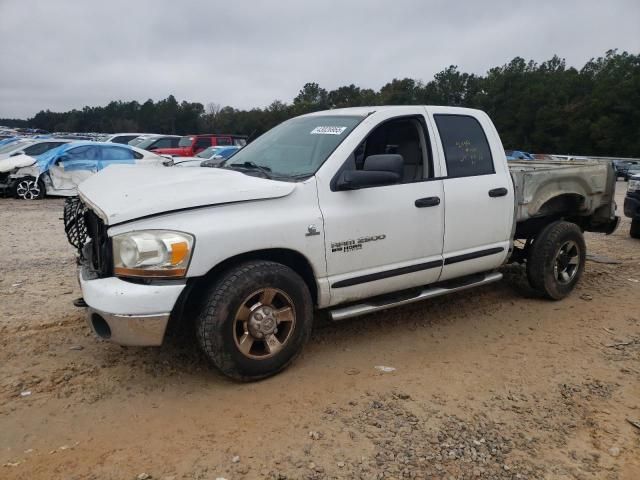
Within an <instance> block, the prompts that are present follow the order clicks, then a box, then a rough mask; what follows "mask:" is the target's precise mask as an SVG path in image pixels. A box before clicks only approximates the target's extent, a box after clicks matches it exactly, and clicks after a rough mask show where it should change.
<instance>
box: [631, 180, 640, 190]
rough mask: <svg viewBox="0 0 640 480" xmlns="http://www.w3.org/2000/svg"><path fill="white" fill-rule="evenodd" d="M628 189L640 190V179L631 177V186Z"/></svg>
mask: <svg viewBox="0 0 640 480" xmlns="http://www.w3.org/2000/svg"><path fill="white" fill-rule="evenodd" d="M628 190H629V191H630V192H635V191H638V190H640V180H638V179H635V180H634V179H633V178H632V179H630V180H629V187H628Z"/></svg>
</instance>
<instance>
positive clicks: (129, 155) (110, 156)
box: [98, 147, 136, 170]
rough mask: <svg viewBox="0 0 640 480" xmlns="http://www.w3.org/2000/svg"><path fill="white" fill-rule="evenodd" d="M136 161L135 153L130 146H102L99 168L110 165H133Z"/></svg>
mask: <svg viewBox="0 0 640 480" xmlns="http://www.w3.org/2000/svg"><path fill="white" fill-rule="evenodd" d="M135 163H136V162H135V154H134V151H133V150H131V149H130V148H125V147H100V162H99V163H98V170H102V169H103V168H106V167H108V166H109V165H133V164H135Z"/></svg>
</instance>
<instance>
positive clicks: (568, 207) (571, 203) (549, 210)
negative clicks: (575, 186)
mask: <svg viewBox="0 0 640 480" xmlns="http://www.w3.org/2000/svg"><path fill="white" fill-rule="evenodd" d="M584 203H585V198H584V197H583V196H582V195H580V194H577V193H565V194H562V195H558V196H556V197H553V198H550V199H549V200H547V201H546V202H544V203H543V204H542V205H541V206H540V208H539V209H538V212H537V214H536V216H538V215H540V216H550V215H562V214H564V213H573V212H576V211H580V210H582V209H583V208H584Z"/></svg>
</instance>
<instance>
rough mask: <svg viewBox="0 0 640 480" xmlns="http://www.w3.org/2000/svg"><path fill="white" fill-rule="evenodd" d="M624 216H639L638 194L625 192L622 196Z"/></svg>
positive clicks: (639, 201)
mask: <svg viewBox="0 0 640 480" xmlns="http://www.w3.org/2000/svg"><path fill="white" fill-rule="evenodd" d="M624 216H625V217H629V218H635V217H640V196H637V197H636V196H631V195H629V194H627V196H626V197H624Z"/></svg>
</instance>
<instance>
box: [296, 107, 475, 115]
mask: <svg viewBox="0 0 640 480" xmlns="http://www.w3.org/2000/svg"><path fill="white" fill-rule="evenodd" d="M415 107H434V108H438V109H446V110H450V111H451V113H464V112H467V113H470V112H476V113H477V112H478V111H479V110H477V109H473V108H463V107H444V106H435V105H375V106H370V107H349V108H334V109H333V110H321V111H319V112H312V113H308V114H306V115H305V116H325V115H355V116H360V117H366V116H368V115H370V114H372V113H375V112H382V111H388V110H392V111H393V110H397V111H399V112H402V111H403V110H407V109H409V108H415Z"/></svg>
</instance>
